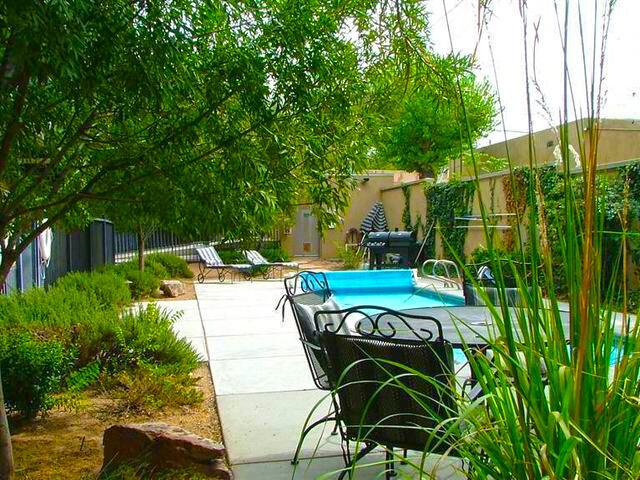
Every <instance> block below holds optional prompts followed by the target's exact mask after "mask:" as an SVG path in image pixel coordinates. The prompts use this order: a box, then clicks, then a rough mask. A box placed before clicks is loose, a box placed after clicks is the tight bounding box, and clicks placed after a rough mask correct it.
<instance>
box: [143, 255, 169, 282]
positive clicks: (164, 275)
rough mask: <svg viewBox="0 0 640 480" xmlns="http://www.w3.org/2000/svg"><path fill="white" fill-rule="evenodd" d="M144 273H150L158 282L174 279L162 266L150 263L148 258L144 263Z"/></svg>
mask: <svg viewBox="0 0 640 480" xmlns="http://www.w3.org/2000/svg"><path fill="white" fill-rule="evenodd" d="M144 271H145V272H147V273H150V274H151V275H153V276H154V277H156V278H157V279H158V280H167V279H169V278H172V277H173V275H171V274H170V273H169V272H168V271H167V269H166V268H164V266H163V265H162V264H160V263H157V262H153V261H149V259H146V258H145V261H144Z"/></svg>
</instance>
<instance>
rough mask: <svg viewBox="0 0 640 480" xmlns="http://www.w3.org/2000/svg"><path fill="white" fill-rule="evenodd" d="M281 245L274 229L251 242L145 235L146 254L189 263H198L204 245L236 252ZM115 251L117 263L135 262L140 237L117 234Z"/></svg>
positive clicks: (278, 235)
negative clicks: (200, 249) (169, 257)
mask: <svg viewBox="0 0 640 480" xmlns="http://www.w3.org/2000/svg"><path fill="white" fill-rule="evenodd" d="M279 244H280V231H279V230H278V229H274V230H273V231H272V232H270V233H269V234H268V235H265V236H264V237H262V238H261V239H259V240H254V241H251V242H247V241H237V240H224V239H222V238H215V239H211V240H184V239H181V238H180V237H178V236H177V235H174V234H173V233H170V232H166V231H163V230H156V231H154V232H152V233H150V234H147V235H145V239H144V252H145V254H150V253H156V252H161V253H171V254H173V255H177V256H179V257H181V258H183V259H185V260H186V261H187V262H197V261H198V254H197V252H196V248H197V247H200V246H203V245H215V246H216V248H218V249H219V250H236V249H240V248H242V247H243V246H248V245H250V246H252V247H254V246H255V247H259V248H261V247H264V246H274V245H279ZM114 249H115V261H116V263H121V262H127V261H130V260H133V259H134V258H136V257H137V255H138V236H137V235H136V234H134V233H131V232H115V235H114Z"/></svg>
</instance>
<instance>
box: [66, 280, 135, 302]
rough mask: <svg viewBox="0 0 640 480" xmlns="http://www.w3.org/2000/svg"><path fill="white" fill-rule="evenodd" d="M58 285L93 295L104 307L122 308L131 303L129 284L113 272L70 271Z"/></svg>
mask: <svg viewBox="0 0 640 480" xmlns="http://www.w3.org/2000/svg"><path fill="white" fill-rule="evenodd" d="M56 287H58V288H63V289H66V290H69V289H75V290H78V291H80V292H83V293H85V294H86V295H91V296H92V297H94V298H95V299H96V301H97V302H98V303H99V304H100V306H102V307H103V308H111V307H114V306H115V307H116V308H121V307H124V306H125V305H128V304H130V303H131V292H130V291H129V288H127V284H126V283H125V282H124V281H123V279H122V277H120V276H118V275H116V274H115V273H113V272H106V273H96V272H92V273H86V272H76V273H69V274H67V275H65V276H64V277H62V278H60V279H59V280H58V281H57V282H56Z"/></svg>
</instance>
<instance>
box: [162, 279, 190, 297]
mask: <svg viewBox="0 0 640 480" xmlns="http://www.w3.org/2000/svg"><path fill="white" fill-rule="evenodd" d="M160 290H162V291H163V292H164V294H165V295H166V296H167V297H171V298H175V297H179V296H180V295H184V285H183V284H182V282H180V281H179V280H163V281H161V282H160Z"/></svg>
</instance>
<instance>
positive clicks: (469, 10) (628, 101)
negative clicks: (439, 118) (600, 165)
mask: <svg viewBox="0 0 640 480" xmlns="http://www.w3.org/2000/svg"><path fill="white" fill-rule="evenodd" d="M443 3H444V5H446V11H447V12H448V16H449V24H450V26H451V33H452V37H453V47H454V50H455V51H457V52H461V53H466V54H470V53H472V52H473V51H474V48H475V46H476V43H477V42H478V29H477V16H478V0H444V1H443V0H431V3H430V4H429V8H430V10H431V13H432V15H431V22H430V23H431V27H430V28H431V39H432V43H433V48H434V49H435V51H437V52H438V53H442V54H446V53H449V52H450V51H451V46H450V43H449V36H448V33H447V23H446V20H445V15H444V12H445V9H444V8H445V7H444V6H443ZM519 3H520V2H519V0H492V2H491V10H492V12H493V14H492V16H491V17H490V19H489V22H488V24H487V26H488V28H486V29H485V31H484V32H483V34H482V36H481V37H480V42H479V45H478V49H477V57H476V59H477V64H478V67H479V68H478V74H479V76H480V77H484V78H486V79H488V80H489V81H490V83H491V84H492V85H494V87H495V85H496V76H495V75H494V72H493V66H492V61H491V53H490V49H489V42H490V45H491V48H492V49H493V55H494V59H495V67H496V70H497V82H498V86H499V88H500V97H501V99H502V104H503V108H504V117H505V126H506V130H507V136H508V137H515V136H519V135H523V134H525V133H527V107H526V105H527V104H526V89H525V68H524V66H525V62H524V40H523V38H524V37H523V22H522V17H521V15H520V12H519V7H518V5H519ZM527 3H528V4H529V6H528V14H527V16H528V21H527V24H528V25H529V27H528V29H529V36H530V41H529V46H530V47H532V46H533V44H534V40H533V37H534V35H535V32H534V28H533V26H534V24H537V23H538V22H539V28H538V38H539V40H538V42H537V45H536V61H535V65H534V62H533V59H532V58H531V56H532V48H530V49H529V68H530V78H532V77H533V70H535V74H536V77H537V79H538V84H539V85H540V89H541V91H542V95H544V98H545V100H546V102H545V103H546V105H547V106H548V109H549V111H550V112H551V114H552V119H551V120H549V119H548V115H546V114H545V113H544V109H543V108H542V107H540V105H539V104H538V102H539V101H540V99H541V97H542V95H541V94H539V93H538V92H537V91H535V87H534V86H533V85H531V92H532V95H533V97H532V106H533V107H532V110H533V119H532V120H533V129H534V131H536V130H542V129H544V128H548V127H549V126H551V125H550V124H554V125H555V124H557V123H558V120H559V118H560V114H559V112H560V109H561V108H562V98H563V72H562V70H563V60H562V48H561V43H560V41H561V37H560V33H559V29H558V21H557V16H556V11H555V8H554V1H553V0H529V1H528V2H527ZM557 3H558V7H559V9H561V12H560V15H561V16H563V15H564V5H565V1H564V0H557ZM578 4H579V6H580V8H581V9H582V18H583V22H582V24H583V30H584V32H585V33H584V35H585V37H586V38H587V42H590V45H589V47H588V48H587V52H588V55H592V54H593V51H594V48H593V47H592V42H593V24H594V11H595V8H596V6H597V8H598V9H599V10H598V11H599V12H600V13H602V10H603V5H604V0H570V7H571V13H570V16H569V40H568V45H569V49H568V52H569V55H568V56H569V72H570V76H571V81H572V86H573V88H574V92H575V94H574V97H575V101H576V104H577V108H578V110H579V113H578V115H577V116H578V117H580V116H583V115H584V114H585V112H586V95H585V91H586V88H585V82H584V75H583V68H582V66H583V62H582V48H581V45H580V31H579V27H580V22H579V16H578ZM600 20H601V19H600V18H599V23H598V30H599V29H600V27H601V24H602V22H601V21H600ZM561 21H563V20H561ZM599 45H600V44H599V43H598V46H597V49H598V50H597V56H596V57H597V58H596V63H598V64H599ZM588 62H589V64H591V63H592V59H591V58H589V59H588ZM604 73H605V75H604V76H605V82H604V91H605V103H604V107H603V109H602V114H601V116H602V117H603V118H636V119H637V118H640V0H618V2H617V4H616V6H615V9H614V13H613V16H612V19H611V26H610V32H609V38H608V43H607V51H606V65H605V69H604ZM580 110H581V113H580ZM575 116H576V115H574V114H573V113H572V112H571V113H570V117H571V118H574V117H575ZM503 139H504V132H503V127H502V125H501V124H500V125H499V126H498V127H497V129H496V131H494V132H493V133H492V134H490V135H489V136H488V137H487V138H486V139H484V140H483V141H481V142H480V143H481V144H486V143H489V142H491V143H495V142H500V141H502V140H503Z"/></svg>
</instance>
